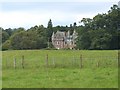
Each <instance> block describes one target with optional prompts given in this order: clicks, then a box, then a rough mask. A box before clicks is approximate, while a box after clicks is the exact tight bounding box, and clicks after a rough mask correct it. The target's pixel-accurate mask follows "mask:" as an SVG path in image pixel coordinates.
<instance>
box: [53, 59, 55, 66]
mask: <svg viewBox="0 0 120 90" xmlns="http://www.w3.org/2000/svg"><path fill="white" fill-rule="evenodd" d="M53 67H55V58H54V57H53Z"/></svg>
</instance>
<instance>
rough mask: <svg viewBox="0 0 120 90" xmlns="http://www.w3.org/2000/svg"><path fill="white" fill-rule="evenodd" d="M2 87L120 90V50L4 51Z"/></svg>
mask: <svg viewBox="0 0 120 90" xmlns="http://www.w3.org/2000/svg"><path fill="white" fill-rule="evenodd" d="M22 56H24V60H23V61H22ZM81 65H82V67H81ZM23 66H24V68H23ZM2 87H3V88H118V51H117V50H11V51H3V52H2Z"/></svg>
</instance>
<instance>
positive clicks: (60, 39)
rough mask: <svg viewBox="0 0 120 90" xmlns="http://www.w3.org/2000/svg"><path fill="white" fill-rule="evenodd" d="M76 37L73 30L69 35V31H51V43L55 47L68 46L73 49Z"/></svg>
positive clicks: (62, 47)
mask: <svg viewBox="0 0 120 90" xmlns="http://www.w3.org/2000/svg"><path fill="white" fill-rule="evenodd" d="M76 38H77V33H76V32H75V30H74V32H73V34H72V35H70V31H68V32H61V31H57V32H56V33H54V32H53V34H52V44H53V46H54V47H55V48H56V49H64V48H69V49H73V48H74V47H75V46H76V44H75V39H76Z"/></svg>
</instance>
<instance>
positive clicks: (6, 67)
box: [6, 59, 8, 68]
mask: <svg viewBox="0 0 120 90" xmlns="http://www.w3.org/2000/svg"><path fill="white" fill-rule="evenodd" d="M7 61H8V60H7V59H6V68H8V64H7Z"/></svg>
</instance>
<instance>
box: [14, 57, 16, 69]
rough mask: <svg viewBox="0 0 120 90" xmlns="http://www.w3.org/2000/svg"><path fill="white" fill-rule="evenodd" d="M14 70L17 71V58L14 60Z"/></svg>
mask: <svg viewBox="0 0 120 90" xmlns="http://www.w3.org/2000/svg"><path fill="white" fill-rule="evenodd" d="M14 69H16V58H14Z"/></svg>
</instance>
